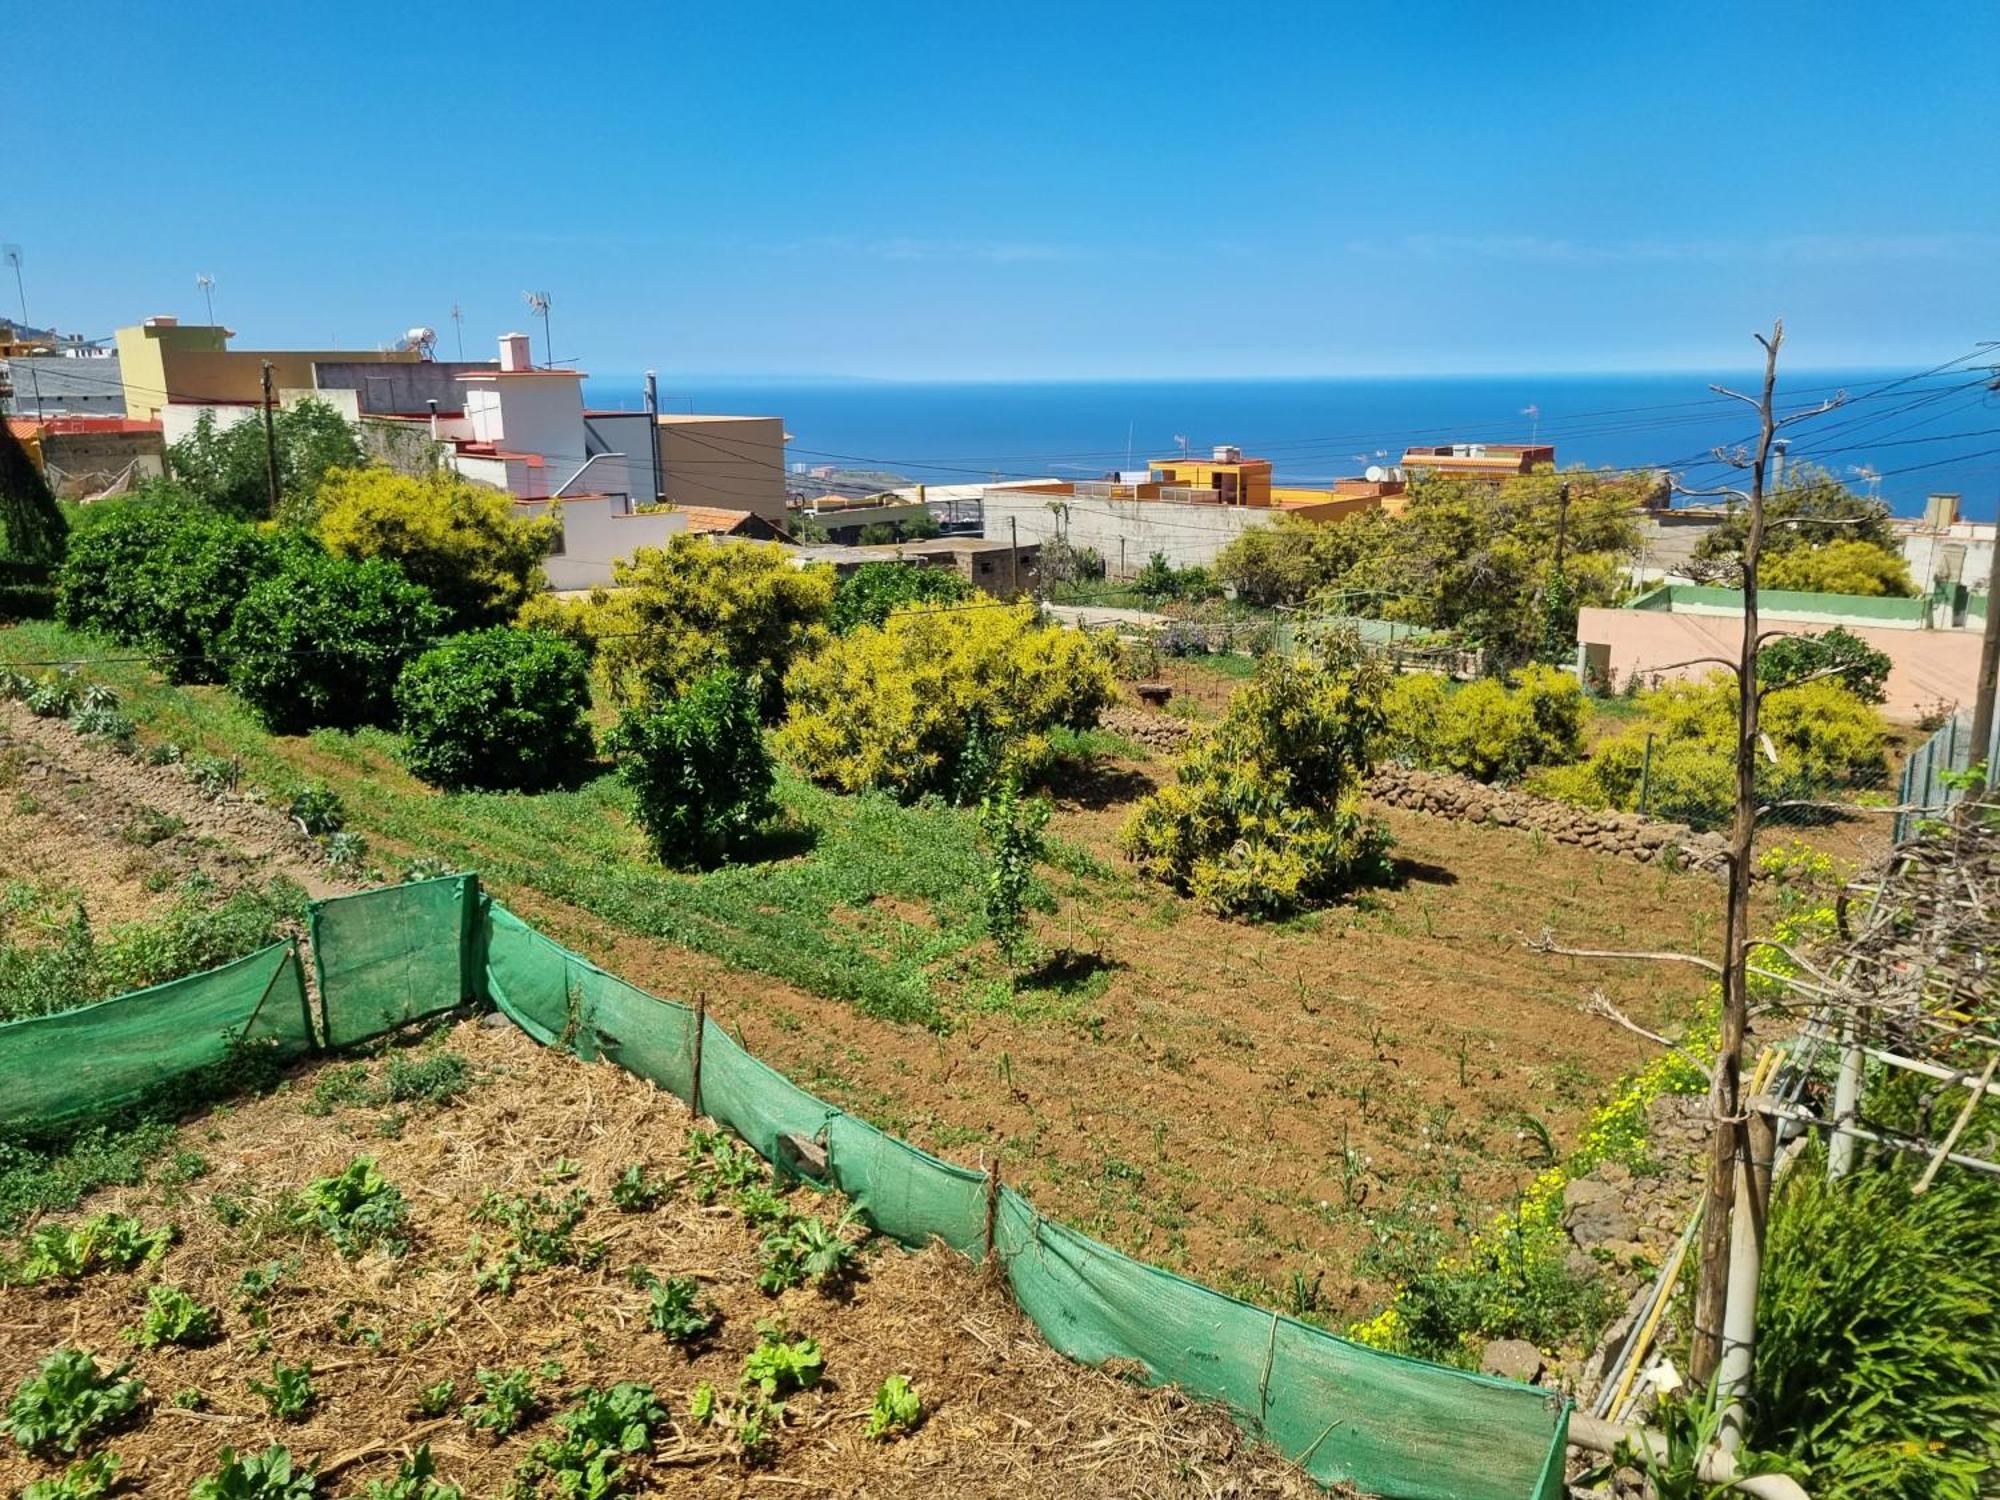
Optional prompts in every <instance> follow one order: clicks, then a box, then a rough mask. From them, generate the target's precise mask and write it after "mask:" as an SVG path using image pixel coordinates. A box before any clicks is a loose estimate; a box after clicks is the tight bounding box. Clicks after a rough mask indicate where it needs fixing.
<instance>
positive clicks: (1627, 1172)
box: [1590, 1161, 1632, 1187]
mask: <svg viewBox="0 0 2000 1500" xmlns="http://www.w3.org/2000/svg"><path fill="white" fill-rule="evenodd" d="M1590 1175H1591V1176H1593V1177H1595V1178H1597V1180H1598V1181H1600V1182H1608V1183H1611V1184H1612V1185H1613V1186H1614V1187H1623V1186H1624V1185H1625V1184H1626V1183H1628V1182H1630V1181H1631V1180H1632V1169H1631V1168H1630V1167H1628V1166H1626V1165H1625V1163H1623V1162H1622V1161H1601V1162H1599V1163H1598V1164H1597V1170H1596V1171H1595V1172H1592V1173H1591V1174H1590Z"/></svg>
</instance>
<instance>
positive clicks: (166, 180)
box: [0, 0, 2000, 377]
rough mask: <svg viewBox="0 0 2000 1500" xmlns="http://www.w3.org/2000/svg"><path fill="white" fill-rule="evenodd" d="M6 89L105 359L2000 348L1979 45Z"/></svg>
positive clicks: (1887, 15)
mask: <svg viewBox="0 0 2000 1500" xmlns="http://www.w3.org/2000/svg"><path fill="white" fill-rule="evenodd" d="M0 51H5V52H7V53H9V54H11V55H16V56H26V55H32V56H35V57H37V58H40V59H44V60H47V61H48V62H49V64H50V66H49V67H48V68H47V69H41V68H37V69H36V70H35V73H36V76H38V77H39V78H41V79H42V80H43V85H44V86H42V87H40V88H39V89H38V90H37V92H36V93H35V96H34V99H33V101H32V107H26V108H17V109H15V110H13V111H10V115H11V116H12V123H13V130H12V132H11V134H12V145H11V149H10V152H9V157H8V164H7V172H6V177H7V183H8V187H7V191H6V193H5V195H4V199H0V240H7V241H12V242H18V243H20V244H21V245H22V246H23V247H24V252H25V258H26V273H27V290H28V302H29V312H30V314H31V315H32V316H33V318H34V320H35V321H37V322H47V321H50V320H54V321H56V322H58V323H60V324H61V325H62V326H63V327H65V328H70V327H77V328H82V329H85V330H87V331H89V332H93V333H101V332H108V331H109V330H110V328H111V327H112V326H114V325H115V324H118V323H122V322H127V321H131V320H133V319H136V318H137V317H139V316H142V315H144V314H146V313H149V312H176V313H179V314H180V315H181V316H182V317H183V318H198V317H200V316H201V299H200V295H199V293H198V292H197V291H196V289H195V284H194V277H195V274H196V272H198V271H206V272H209V273H212V274H213V275H214V276H215V278H216V312H217V316H218V319H219V320H220V321H223V322H226V323H228V324H229V325H230V326H232V327H234V328H236V329H237V330H238V332H239V335H240V339H239V342H241V343H242V344H245V345H272V346H282V345H295V346H311V345H324V344H329V343H338V344H339V345H341V346H344V347H354V346H372V345H374V344H377V343H380V342H382V341H384V340H386V339H389V338H391V337H393V336H394V335H395V334H397V333H398V332H400V331H401V330H402V329H403V328H405V327H408V326H410V325H411V324H413V323H430V324H433V325H435V326H437V327H438V328H439V329H440V330H441V332H442V339H441V345H442V352H444V353H446V354H450V353H451V352H452V350H453V347H454V341H453V331H452V325H451V322H450V318H449V309H450V307H451V305H452V303H453V302H454V301H456V302H457V303H459V304H460V305H461V306H462V307H463V309H464V312H465V341H466V349H467V353H468V354H479V355H484V354H486V353H487V352H488V351H489V350H490V348H491V341H492V335H494V334H495V333H497V332H499V331H501V330H502V329H503V328H506V327H514V326H524V324H525V320H526V317H527V314H526V310H525V309H524V308H523V307H522V304H521V293H522V291H523V290H524V289H526V288H530V287H534V288H540V289H546V290H547V291H549V292H550V293H551V294H552V296H553V299H554V314H553V324H554V335H555V344H556V354H557V355H558V357H563V356H569V357H575V358H577V359H579V360H580V361H581V363H582V364H583V365H584V367H585V368H588V369H591V370H593V371H596V372H599V373H612V372H625V371H633V370H637V369H639V368H641V367H644V366H647V365H653V366H657V367H658V368H659V369H660V370H661V371H662V372H681V371H698V372H704V373H723V374H726V373H785V374H801V373H824V374H833V373H851V374H859V375H871V376H890V377H895V376H906V377H912V376H913V377H951V376H1000V377H1017V376H1019V377H1032V376H1097V375H1105V376H1147V375H1159V376H1177V375H1212V374H1236V375H1308V374H1355V373H1370V372H1385V373H1397V372H1401V373H1418V372H1441V373H1452V372H1472V371H1500V370H1595V369H1664V368H1680V367H1714V366H1717V365H1729V366H1734V365H1738V364H1741V363H1744V362H1745V355H1746V350H1747V349H1748V342H1747V336H1748V334H1749V332H1750V330H1752V329H1753V328H1756V327H1759V326H1762V325H1764V324H1766V323H1767V322H1768V320H1769V319H1770V317H1771V316H1772V315H1774V314H1783V315H1784V316H1785V317H1786V319H1787V322H1788V327H1789V330H1790V334H1791V343H1790V346H1789V352H1790V356H1791V358H1792V360H1793V361H1794V362H1795V364H1796V365H1797V366H1801V367H1803V366H1812V365H1820V366H1841V365H1850V366H1851V365H1868V366H1885V365H1895V364H1902V363H1930V362H1934V361H1936V360H1942V359H1945V358H1949V357H1951V356H1952V355H1955V354H1957V353H1959V352H1961V351H1962V350H1964V349H1966V348H1968V347H1969V346H1970V345H1971V344H1972V343H1973V342H1974V341H1975V340H1977V339H1979V338H1982V337H1987V336H2000V277H1997V276H1996V275H1995V274H1994V269H1995V267H1996V265H2000V147H1996V144H1995V140H1994V135H1993V128H1992V113H1991V108H1990V105H1991V97H1992V96H1991V89H1992V76H1991V71H1992V65H1993V61H1994V59H1995V57H1996V56H2000V7H1995V6H1992V5H1990V4H1987V3H1984V0H1966V3H1959V4H1938V3H1925V0H1913V3H1910V4H1906V5H1896V6H1890V5H1884V4H1879V3H1873V4H1854V3H1839V0H1835V3H1825V0H1822V3H1816V4H1811V5H1806V4H1795V3H1790V0H1782V3H1780V0H1766V3H1762V4H1758V5H1743V4H1682V5H1676V6H1672V7H1665V6H1661V7H1648V8H1642V7H1633V6H1625V5H1606V4H1603V3H1602V0H1596V3H1591V4H1574V5H1568V4H1563V5H1558V4H1543V5H1537V4H1533V3H1528V4H1516V5H1504V6H1503V5H1497V4H1471V3H1468V4H1443V3H1425V0H1408V3H1403V4H1398V5H1393V6H1391V5H1375V6H1367V7H1362V6H1352V5H1330V4H1327V5H1291V4H1275V3H1272V4H1258V3H1241V0H1239V3H1236V4H1229V5H1223V4H1217V5H1209V6H1182V5H1174V4H1162V3H1148V4H1143V5H1141V4H1111V3H1104V4H1090V3H1087V0H1086V3H1077V0H1070V3H1065V4H1042V3H1039V0H1025V3H1024V0H1013V3H1009V4H1006V5H999V6H978V7H973V6H959V5H938V4H935V3H930V4H923V5H917V4H902V3H874V4H868V5H839V6H819V5H805V4H797V5H786V6H767V5H759V4H746V3H732V4H728V5H716V4H713V3H705V4H702V5H700V6H691V5H684V4H678V3H675V4H654V5H632V6H618V5H613V6H578V7H561V6H549V5H513V4H507V3H487V4H483V5H458V6H451V7H446V8H440V7H433V6H427V5H411V4H408V3H399V4H374V3H367V0H346V3H342V4H340V5H335V6H322V7H312V8H310V9H308V8H307V7H303V6H292V5H286V4H279V5H271V4H268V3H267V4H261V5H256V6H238V5H232V4H224V3H215V4H204V5H200V6H182V5H169V4H164V3H160V4H152V5H146V6H136V5H116V4H114V5H110V6H97V5H65V6H50V5H41V6H29V7H16V8H15V10H14V12H13V13H10V14H8V15H7V16H5V18H3V19H0ZM56 80H60V81H61V86H60V87H56V86H55V81H56ZM18 81H19V80H18V79H17V82H18ZM18 102H19V103H21V104H24V105H25V104H27V103H28V102H29V101H27V100H25V99H24V100H22V101H18ZM6 290H7V291H8V292H10V293H11V291H12V288H11V287H10V288H7V289H6ZM9 310H11V307H10V309H9ZM537 332H538V333H539V330H537ZM536 346H537V352H538V354H539V351H540V338H539V336H538V337H537V340H536Z"/></svg>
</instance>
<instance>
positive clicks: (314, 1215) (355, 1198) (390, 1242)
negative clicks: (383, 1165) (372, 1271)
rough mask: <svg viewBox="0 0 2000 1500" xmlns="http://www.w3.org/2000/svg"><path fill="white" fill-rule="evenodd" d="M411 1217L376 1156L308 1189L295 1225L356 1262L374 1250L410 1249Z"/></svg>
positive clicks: (391, 1252)
mask: <svg viewBox="0 0 2000 1500" xmlns="http://www.w3.org/2000/svg"><path fill="white" fill-rule="evenodd" d="M409 1215H410V1206H409V1204H408V1202H407V1201H406V1200H405V1199H404V1197H403V1193H402V1190H401V1189H400V1188H398V1187H396V1186H395V1185H394V1184H393V1183H391V1182H390V1181H388V1179H386V1178H385V1177H383V1176H382V1174H381V1173H380V1172H378V1171H377V1170H376V1169H375V1158H374V1157H372V1156H357V1157H355V1158H354V1160H353V1161H351V1162H349V1163H348V1164H347V1166H346V1167H345V1168H344V1169H343V1170H342V1171H341V1172H340V1173H339V1174H338V1175H337V1176H333V1177H321V1178H317V1179H316V1180H314V1181H313V1182H310V1183H308V1184H307V1185H306V1190H305V1192H304V1193H303V1194H301V1195H300V1201H299V1204H298V1209H297V1215H296V1222H297V1223H298V1224H299V1225H300V1226H301V1227H304V1228H310V1229H314V1230H317V1231H318V1232H319V1233H320V1234H323V1235H325V1236H326V1237H327V1239H329V1240H331V1241H332V1242H333V1246H334V1248H335V1249H337V1250H338V1251H340V1253H341V1254H342V1255H344V1256H346V1257H347V1258H348V1259H349V1260H354V1259H356V1258H358V1257H359V1256H360V1255H361V1254H362V1253H363V1252H365V1251H367V1250H371V1249H375V1248H378V1247H379V1248H380V1249H381V1250H382V1251H383V1253H384V1254H387V1255H401V1254H403V1253H404V1252H405V1251H406V1250H408V1249H409V1248H410V1231H409Z"/></svg>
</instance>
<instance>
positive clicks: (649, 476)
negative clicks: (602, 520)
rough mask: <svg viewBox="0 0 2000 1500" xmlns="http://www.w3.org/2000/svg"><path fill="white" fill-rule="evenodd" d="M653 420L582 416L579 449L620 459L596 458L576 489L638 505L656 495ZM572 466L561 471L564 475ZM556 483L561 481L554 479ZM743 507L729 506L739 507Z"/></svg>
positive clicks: (639, 415) (632, 415) (636, 415)
mask: <svg viewBox="0 0 2000 1500" xmlns="http://www.w3.org/2000/svg"><path fill="white" fill-rule="evenodd" d="M652 432H653V419H652V418H651V417H649V416H647V415H646V413H644V412H642V411H632V412H591V413H586V414H585V416H584V419H583V448H584V452H585V453H586V454H587V455H592V456H594V455H597V454H614V453H615V454H622V455H623V457H620V458H609V457H606V458H599V459H598V460H597V462H596V463H594V464H592V465H591V466H590V467H589V468H588V469H587V470H585V471H584V475H583V477H582V478H581V479H579V480H578V481H577V488H578V489H584V490H605V491H608V492H612V493H617V494H625V495H630V496H631V497H632V498H633V500H634V501H636V502H638V503H639V504H642V505H650V504H652V503H653V501H655V500H657V499H658V498H659V496H658V494H657V493H656V491H655V490H654V487H653V454H652V451H651V449H650V448H648V446H647V444H648V443H649V442H650V441H651V439H652ZM573 471H574V466H573V465H572V466H571V468H569V469H566V470H564V473H565V475H567V474H569V473H571V472H573ZM557 482H558V483H560V482H561V481H560V480H559V481H557ZM744 508H745V507H743V506H740V505H738V506H730V507H728V509H731V510H742V509H744Z"/></svg>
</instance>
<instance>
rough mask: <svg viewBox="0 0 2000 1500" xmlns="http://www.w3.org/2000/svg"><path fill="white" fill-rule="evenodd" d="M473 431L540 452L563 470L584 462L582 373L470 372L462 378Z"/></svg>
mask: <svg viewBox="0 0 2000 1500" xmlns="http://www.w3.org/2000/svg"><path fill="white" fill-rule="evenodd" d="M465 414H466V415H467V416H468V417H470V418H471V419H472V430H473V436H474V438H475V439H477V440H478V441H479V442H482V443H497V444H499V445H500V446H501V447H502V448H507V449H511V450H512V451H514V452H516V453H540V454H542V455H544V456H545V457H547V458H548V460H549V462H550V463H551V465H554V466H562V465H565V464H567V466H568V467H567V468H565V469H564V473H565V475H567V474H568V473H569V472H571V471H573V470H574V469H575V468H576V467H577V466H578V465H579V464H581V463H582V462H583V378H582V377H581V376H580V375H576V374H573V373H571V372H569V371H566V370H563V371H539V370H538V371H536V372H535V373H533V374H523V375H492V376H473V377H471V378H469V379H467V380H466V382H465Z"/></svg>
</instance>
